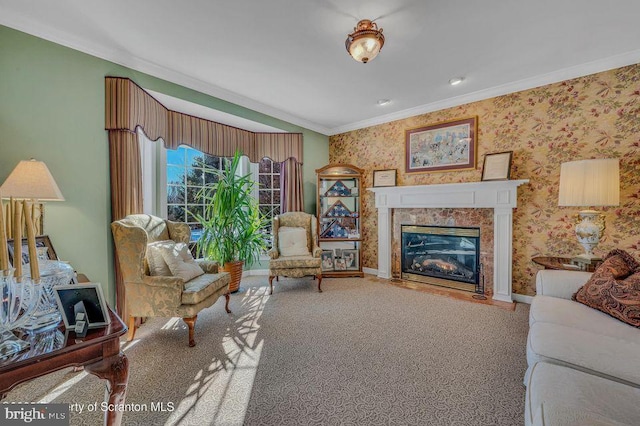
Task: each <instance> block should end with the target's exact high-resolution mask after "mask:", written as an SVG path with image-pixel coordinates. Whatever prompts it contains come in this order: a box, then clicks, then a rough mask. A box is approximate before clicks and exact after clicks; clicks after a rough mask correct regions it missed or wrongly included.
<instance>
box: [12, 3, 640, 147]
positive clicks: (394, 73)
mask: <svg viewBox="0 0 640 426" xmlns="http://www.w3.org/2000/svg"><path fill="white" fill-rule="evenodd" d="M639 17H640V1H638V0H609V1H605V0H475V1H474V0H430V1H427V0H368V1H363V0H297V1H295V0H269V1H265V0H236V1H232V0H224V1H223V0H190V1H182V2H180V1H175V0H135V1H130V0H129V1H127V0H110V1H98V0H56V1H50V0H49V1H47V0H21V1H15V0H0V24H3V25H6V26H9V27H12V28H16V29H19V30H22V31H25V32H27V33H31V34H34V35H37V36H39V37H43V38H45V39H48V40H52V41H54V42H57V43H60V44H63V45H66V46H69V47H72V48H75V49H78V50H81V51H84V52H87V53H90V54H92V55H95V56H98V57H101V58H104V59H108V60H111V61H114V62H117V63H120V64H122V65H125V66H128V67H130V68H133V69H136V70H139V71H143V72H146V73H149V74H152V75H155V76H158V77H160V78H164V79H167V80H170V81H173V82H175V83H178V84H181V85H183V86H187V87H190V88H192V89H195V90H198V91H201V92H204V93H208V94H210V95H213V96H216V97H219V98H222V99H225V100H228V101H231V102H234V103H236V104H239V105H243V106H246V107H248V108H251V109H254V110H257V111H260V112H263V113H266V114H268V115H271V116H274V117H277V118H280V119H283V120H285V121H289V122H291V123H294V124H298V125H301V126H303V127H306V128H309V129H312V130H316V131H318V132H320V133H323V134H327V135H331V134H336V133H341V132H344V131H348V130H353V129H357V128H362V127H366V126H370V125H374V124H379V123H383V122H387V121H391V120H395V119H400V118H404V117H408V116H412V115H416V114H420V113H424V112H428V111H433V110H437V109H442V108H446V107H450V106H454V105H459V104H462V103H466V102H470V101H475V100H479V99H484V98H488V97H492V96H497V95H501V94H505V93H510V92H513V91H517V90H523V89H526V88H530V87H535V86H539V85H542V84H548V83H551V82H554V81H561V80H564V79H567V78H572V77H577V76H580V75H586V74H590V73H594V72H599V71H603V70H606V69H611V68H615V67H619V66H624V65H629V64H634V63H639V62H640V25H639V24H638V18H639ZM365 18H366V19H375V20H376V22H377V23H378V25H379V26H380V27H381V28H383V29H384V34H385V37H386V42H385V46H384V48H383V49H382V52H381V53H380V55H379V56H378V57H377V58H376V59H375V60H373V61H372V62H370V63H368V64H361V63H357V62H355V61H354V60H353V59H351V57H349V55H348V54H347V52H346V50H345V47H344V40H345V38H346V36H347V33H349V32H351V31H352V29H353V27H354V26H355V24H356V23H357V21H358V20H360V19H365ZM456 76H463V77H465V81H464V82H463V83H462V84H460V85H458V86H450V85H449V84H448V80H449V79H450V78H452V77H456ZM385 98H386V99H390V100H391V103H390V104H389V105H386V106H383V107H381V106H378V105H377V104H376V101H377V100H378V99H385Z"/></svg>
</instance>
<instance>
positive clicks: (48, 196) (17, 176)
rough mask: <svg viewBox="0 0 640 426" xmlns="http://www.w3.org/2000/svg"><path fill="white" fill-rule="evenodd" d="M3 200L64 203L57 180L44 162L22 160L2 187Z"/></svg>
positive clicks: (0, 188) (0, 191) (0, 192)
mask: <svg viewBox="0 0 640 426" xmlns="http://www.w3.org/2000/svg"><path fill="white" fill-rule="evenodd" d="M0 194H2V197H3V198H10V197H13V198H22V199H33V200H40V201H64V196H63V195H62V192H60V188H58V184H56V181H55V179H53V176H51V172H50V171H49V168H48V167H47V165H46V164H44V162H42V161H37V160H34V159H31V160H22V161H20V162H19V163H18V165H17V166H16V168H15V169H13V171H12V172H11V174H10V175H9V177H8V178H7V180H5V181H4V183H3V184H2V187H0Z"/></svg>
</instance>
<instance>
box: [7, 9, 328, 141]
mask: <svg viewBox="0 0 640 426" xmlns="http://www.w3.org/2000/svg"><path fill="white" fill-rule="evenodd" d="M0 25H4V26H6V27H9V28H13V29H15V30H18V31H22V32H25V33H27V34H31V35H33V36H36V37H39V38H42V39H44V40H48V41H51V42H54V43H56V44H59V45H62V46H65V47H69V48H71V49H74V50H78V51H80V52H82V53H86V54H88V55H91V56H95V57H97V58H100V59H104V60H106V61H110V62H113V63H116V64H118V65H122V66H125V67H127V68H131V69H133V70H135V71H139V72H143V73H145V74H149V75H151V76H153V77H157V78H160V79H163V80H167V81H169V82H171V83H174V84H178V85H180V86H184V87H186V88H188V89H192V90H196V91H198V92H201V93H204V94H206V95H210V96H213V97H216V98H218V99H222V100H224V101H227V102H231V103H233V104H236V105H239V106H242V107H245V108H248V109H250V110H253V111H256V112H259V113H262V114H265V115H268V116H271V117H273V118H277V119H279V120H282V121H285V122H288V123H291V124H295V125H297V126H300V127H304V128H306V129H309V130H313V131H314V132H318V133H321V134H323V135H329V132H330V129H329V128H328V127H325V126H322V125H320V124H318V123H314V122H311V121H308V120H305V119H303V118H301V117H298V116H295V115H292V114H289V113H287V112H285V111H282V110H280V109H277V108H274V107H271V106H269V105H266V104H263V103H262V102H259V101H256V100H254V99H251V98H247V97H245V96H242V95H239V94H237V93H234V92H231V91H229V90H227V89H224V88H222V87H219V86H216V85H213V84H210V83H206V82H204V81H202V80H199V79H196V78H193V77H190V76H188V75H186V74H183V73H181V72H178V71H175V70H173V69H170V68H167V67H164V66H162V65H159V64H156V63H154V62H151V61H147V60H144V59H140V58H138V57H135V56H132V55H131V54H130V53H128V52H125V51H122V50H116V49H109V48H107V47H105V46H103V45H99V44H96V43H91V42H89V41H88V40H86V39H81V38H78V37H75V36H72V35H70V34H68V33H67V32H64V31H60V30H57V29H55V28H53V27H51V26H48V25H41V24H38V23H36V22H34V21H33V20H31V19H29V18H27V17H24V16H23V15H20V14H16V13H15V12H13V11H3V13H2V14H1V15H0Z"/></svg>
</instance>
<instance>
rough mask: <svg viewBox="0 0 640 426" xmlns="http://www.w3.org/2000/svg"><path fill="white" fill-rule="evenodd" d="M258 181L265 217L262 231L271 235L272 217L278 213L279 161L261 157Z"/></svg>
mask: <svg viewBox="0 0 640 426" xmlns="http://www.w3.org/2000/svg"><path fill="white" fill-rule="evenodd" d="M258 183H259V184H260V185H259V189H258V194H259V195H258V203H259V205H260V212H261V213H262V214H263V215H264V216H265V217H266V218H267V225H266V226H265V229H264V232H265V233H266V234H267V235H271V222H272V220H273V217H274V216H277V215H279V214H280V163H276V162H274V161H271V159H270V158H263V159H262V161H260V163H259V164H258ZM269 245H271V244H270V243H269Z"/></svg>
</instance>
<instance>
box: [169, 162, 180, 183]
mask: <svg viewBox="0 0 640 426" xmlns="http://www.w3.org/2000/svg"><path fill="white" fill-rule="evenodd" d="M167 183H169V184H176V185H184V167H176V166H168V167H167Z"/></svg>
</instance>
